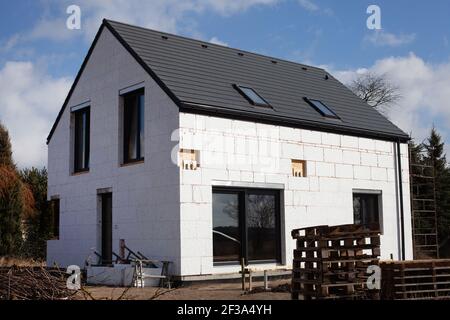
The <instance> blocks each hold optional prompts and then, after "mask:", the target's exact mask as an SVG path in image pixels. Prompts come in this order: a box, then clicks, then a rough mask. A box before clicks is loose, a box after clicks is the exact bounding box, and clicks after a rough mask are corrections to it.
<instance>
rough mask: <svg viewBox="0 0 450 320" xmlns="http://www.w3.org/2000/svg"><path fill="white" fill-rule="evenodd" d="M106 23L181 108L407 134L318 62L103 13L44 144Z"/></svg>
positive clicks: (363, 132) (383, 135)
mask: <svg viewBox="0 0 450 320" xmlns="http://www.w3.org/2000/svg"><path fill="white" fill-rule="evenodd" d="M105 27H106V28H108V30H110V31H111V33H112V34H113V35H114V36H115V37H116V38H117V39H118V40H119V42H120V43H121V44H122V45H123V46H124V47H125V48H126V49H127V50H128V52H130V54H131V55H132V56H133V57H134V58H135V59H136V61H137V62H138V63H140V65H141V66H142V67H143V68H144V69H145V70H146V71H147V72H148V73H149V75H150V76H151V77H152V78H153V79H154V80H155V81H156V82H157V83H158V84H159V86H160V87H161V88H162V89H163V90H164V91H165V92H166V93H167V94H168V96H169V97H170V98H171V99H172V100H173V101H174V102H175V104H176V105H177V106H178V107H179V108H180V110H181V111H184V112H195V113H205V114H211V115H216V116H224V117H233V118H240V119H245V120H251V121H259V122H268V123H274V124H279V125H286V126H296V127H302V128H306V129H311V130H320V131H329V132H336V133H342V134H349V135H357V136H363V137H369V138H377V139H384V140H392V141H398V140H399V141H402V142H405V141H407V140H409V136H408V135H407V134H406V133H404V132H403V131H402V130H400V129H399V128H398V127H396V126H395V125H394V124H393V123H392V122H390V121H389V120H388V119H386V118H385V117H384V116H383V115H381V114H380V113H379V112H377V111H376V110H375V109H374V108H372V107H370V106H369V105H367V104H366V103H365V102H364V101H362V100H361V99H360V98H358V97H357V96H355V95H354V94H353V93H352V92H351V91H350V90H349V89H348V88H347V87H345V86H344V85H343V84H342V83H340V82H339V81H338V80H336V79H335V78H334V77H333V76H331V75H330V74H329V73H327V72H326V71H325V70H324V69H321V68H317V67H312V66H306V65H303V64H299V63H294V62H290V61H285V60H282V59H277V58H271V57H267V56H263V55H259V54H255V53H251V52H247V51H243V50H238V49H233V48H229V47H224V46H220V45H215V44H211V43H207V42H203V41H198V40H193V39H189V38H185V37H181V36H176V35H172V34H167V33H163V32H159V31H154V30H150V29H145V28H141V27H136V26H131V25H128V24H124V23H120V22H115V21H110V20H104V21H103V24H102V26H101V27H100V30H99V32H98V33H97V36H96V38H95V40H94V42H93V44H92V46H91V48H90V49H89V52H88V55H87V57H86V59H85V61H84V62H83V65H82V67H81V69H80V71H79V73H78V75H77V77H76V79H75V82H74V84H73V86H72V88H71V90H70V91H69V95H68V97H67V99H66V101H65V103H64V105H63V107H62V109H61V111H60V113H59V115H58V118H57V120H56V122H55V124H54V125H53V128H52V130H51V132H50V135H49V137H48V139H47V143H48V142H49V141H50V139H51V136H52V134H53V132H54V130H55V128H56V125H57V123H58V121H59V119H60V117H61V116H62V113H63V112H64V109H65V107H66V105H67V103H68V101H69V99H70V96H71V94H72V92H73V90H74V88H75V86H76V84H77V82H78V80H79V77H80V75H81V73H82V71H83V69H84V67H85V65H86V63H87V60H88V59H89V56H90V54H91V53H92V50H93V48H94V47H95V43H96V42H97V40H98V37H99V35H100V34H101V32H102V30H103V29H104V28H105ZM235 85H241V86H246V87H251V88H253V89H254V90H255V91H256V92H257V93H258V94H259V95H260V96H261V97H263V98H264V99H265V100H266V101H267V102H268V104H269V105H270V106H271V108H261V107H257V106H252V105H251V104H249V102H248V100H247V99H245V97H243V96H242V95H241V94H240V93H239V92H238V91H237V90H236V89H235V87H234V86H235ZM304 98H309V99H315V100H320V101H322V102H323V103H325V104H326V105H327V106H329V107H330V108H331V109H332V110H333V112H335V113H336V114H337V115H338V116H339V119H332V118H327V117H324V116H323V115H321V114H320V113H318V112H317V111H316V110H315V109H314V108H312V107H311V106H310V105H309V104H308V102H307V101H305V99H304Z"/></svg>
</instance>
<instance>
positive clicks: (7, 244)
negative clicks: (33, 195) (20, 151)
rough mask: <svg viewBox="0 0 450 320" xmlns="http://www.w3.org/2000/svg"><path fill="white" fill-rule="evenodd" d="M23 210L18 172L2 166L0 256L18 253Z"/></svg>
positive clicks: (0, 170) (0, 168) (0, 169)
mask: <svg viewBox="0 0 450 320" xmlns="http://www.w3.org/2000/svg"><path fill="white" fill-rule="evenodd" d="M23 210H24V202H23V185H22V183H21V181H20V179H19V177H18V176H17V173H16V171H15V170H14V169H13V168H11V167H8V166H5V165H0V256H1V255H16V254H17V253H18V251H19V248H20V246H21V243H22V212H23Z"/></svg>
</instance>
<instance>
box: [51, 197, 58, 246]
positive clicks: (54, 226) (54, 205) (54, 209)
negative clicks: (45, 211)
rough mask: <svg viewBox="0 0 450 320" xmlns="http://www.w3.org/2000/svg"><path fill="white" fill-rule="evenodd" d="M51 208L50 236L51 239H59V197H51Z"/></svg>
mask: <svg viewBox="0 0 450 320" xmlns="http://www.w3.org/2000/svg"><path fill="white" fill-rule="evenodd" d="M50 210H51V219H52V221H51V232H50V233H51V237H52V238H53V239H59V210H60V201H59V199H52V200H51V201H50Z"/></svg>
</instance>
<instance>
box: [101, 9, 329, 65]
mask: <svg viewBox="0 0 450 320" xmlns="http://www.w3.org/2000/svg"><path fill="white" fill-rule="evenodd" d="M105 22H106V23H108V24H109V23H110V22H112V23H117V24H121V25H124V26H129V27H133V28H138V29H142V30H146V31H152V32H159V33H160V34H163V35H167V36H171V37H177V38H181V39H184V40H189V41H195V42H198V43H200V44H207V45H212V46H216V47H220V48H224V49H229V50H235V51H239V52H242V53H247V54H251V55H255V56H258V57H261V58H266V59H269V60H276V61H277V62H286V63H291V64H294V65H298V66H302V67H307V68H312V69H316V70H320V71H324V72H326V73H328V71H327V70H325V69H324V68H320V67H317V66H312V65H308V64H304V63H300V62H295V61H291V60H287V59H283V58H278V57H273V56H268V55H264V54H261V53H257V52H252V51H249V50H242V49H239V48H235V47H230V46H224V45H220V44H217V43H212V42H208V41H203V40H199V39H195V38H189V37H186V36H181V35H178V34H174V33H169V32H165V31H160V30H156V29H151V28H146V27H142V26H138V25H134V24H130V23H126V22H121V21H117V20H111V19H106V18H105V19H103V23H105ZM109 25H110V26H111V27H113V28H114V26H112V25H111V24H109Z"/></svg>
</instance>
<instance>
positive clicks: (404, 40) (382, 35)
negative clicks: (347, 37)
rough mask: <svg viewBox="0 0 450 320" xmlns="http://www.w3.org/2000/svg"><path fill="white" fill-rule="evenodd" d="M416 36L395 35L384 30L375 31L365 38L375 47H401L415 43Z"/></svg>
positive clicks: (412, 34)
mask: <svg viewBox="0 0 450 320" xmlns="http://www.w3.org/2000/svg"><path fill="white" fill-rule="evenodd" d="M415 39H416V35H415V34H414V33H411V34H398V35H396V34H393V33H389V32H386V31H384V30H375V31H372V32H371V33H370V34H367V35H366V36H365V37H364V40H365V41H367V42H370V43H372V44H373V45H375V46H378V47H383V46H388V47H399V46H402V45H406V44H410V43H412V42H414V40H415Z"/></svg>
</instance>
